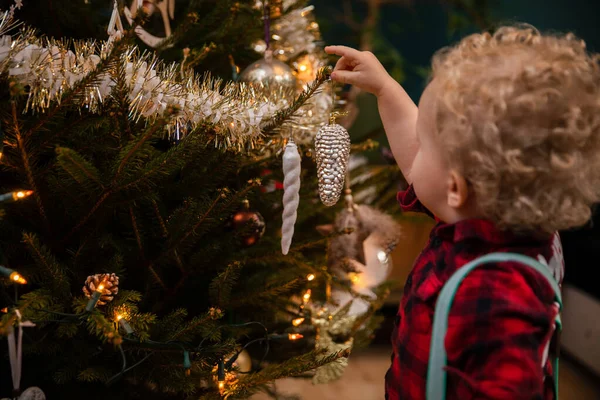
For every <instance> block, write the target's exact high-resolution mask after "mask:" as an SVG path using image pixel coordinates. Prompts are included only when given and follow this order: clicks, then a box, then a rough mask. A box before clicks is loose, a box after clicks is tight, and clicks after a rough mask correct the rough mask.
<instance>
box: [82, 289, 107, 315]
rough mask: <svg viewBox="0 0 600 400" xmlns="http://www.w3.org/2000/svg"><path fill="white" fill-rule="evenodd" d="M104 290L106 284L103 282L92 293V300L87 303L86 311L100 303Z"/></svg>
mask: <svg viewBox="0 0 600 400" xmlns="http://www.w3.org/2000/svg"><path fill="white" fill-rule="evenodd" d="M103 291H104V284H103V283H101V284H99V285H98V287H97V288H96V290H95V291H94V293H93V294H92V297H91V298H90V301H88V303H87V305H86V306H85V311H87V312H90V311H92V310H93V309H94V307H96V304H98V300H100V297H101V296H102V293H103Z"/></svg>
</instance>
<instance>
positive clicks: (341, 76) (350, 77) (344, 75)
mask: <svg viewBox="0 0 600 400" xmlns="http://www.w3.org/2000/svg"><path fill="white" fill-rule="evenodd" d="M357 78H358V72H355V71H344V70H341V71H333V72H332V73H331V79H332V80H334V81H336V82H340V83H348V84H350V85H354V84H355V83H356V81H357Z"/></svg>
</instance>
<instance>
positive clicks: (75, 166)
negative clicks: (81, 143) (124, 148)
mask: <svg viewBox="0 0 600 400" xmlns="http://www.w3.org/2000/svg"><path fill="white" fill-rule="evenodd" d="M56 161H57V164H58V165H59V166H60V167H61V168H62V169H63V170H64V171H65V172H66V173H67V174H68V175H69V176H70V177H71V178H72V179H73V180H74V181H75V182H77V183H78V184H79V185H80V186H81V187H83V188H87V189H92V190H96V189H97V188H98V187H99V188H101V189H104V185H103V184H102V181H101V179H100V172H99V171H98V169H96V167H95V166H94V165H92V163H90V162H89V161H88V160H86V159H85V158H84V157H83V156H82V155H80V154H78V153H77V152H76V151H75V150H71V149H69V148H66V147H57V148H56Z"/></svg>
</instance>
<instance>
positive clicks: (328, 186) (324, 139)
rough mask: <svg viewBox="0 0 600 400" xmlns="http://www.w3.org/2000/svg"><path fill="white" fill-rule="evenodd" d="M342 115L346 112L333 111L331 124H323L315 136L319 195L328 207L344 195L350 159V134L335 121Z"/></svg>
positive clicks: (330, 119)
mask: <svg viewBox="0 0 600 400" xmlns="http://www.w3.org/2000/svg"><path fill="white" fill-rule="evenodd" d="M341 115H344V114H342V113H338V112H333V113H331V117H330V118H329V125H323V126H322V127H321V129H319V131H318V132H317V136H316V138H315V157H316V161H317V177H318V179H319V197H320V198H321V202H322V203H323V204H325V205H326V206H328V207H331V206H334V205H335V204H336V203H337V202H338V200H339V199H340V196H341V195H342V191H343V190H344V181H345V179H346V172H347V171H348V160H349V159H350V135H349V134H348V131H347V130H346V128H344V127H343V126H341V125H339V124H336V123H335V118H337V117H338V116H341Z"/></svg>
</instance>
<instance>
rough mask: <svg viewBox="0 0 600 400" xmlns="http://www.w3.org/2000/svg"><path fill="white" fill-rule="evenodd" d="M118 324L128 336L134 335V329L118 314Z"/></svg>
mask: <svg viewBox="0 0 600 400" xmlns="http://www.w3.org/2000/svg"><path fill="white" fill-rule="evenodd" d="M117 322H118V323H119V325H121V328H123V330H124V331H125V333H126V334H128V335H131V334H132V333H133V328H132V327H131V325H129V323H128V322H127V320H126V319H125V318H123V316H122V315H121V314H117Z"/></svg>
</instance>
